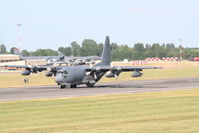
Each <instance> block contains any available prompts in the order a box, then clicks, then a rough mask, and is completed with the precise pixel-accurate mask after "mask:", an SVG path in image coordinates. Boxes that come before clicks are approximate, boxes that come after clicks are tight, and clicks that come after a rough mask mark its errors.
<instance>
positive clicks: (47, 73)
mask: <svg viewBox="0 0 199 133" xmlns="http://www.w3.org/2000/svg"><path fill="white" fill-rule="evenodd" d="M53 74H54V72H51V71H49V72H46V73H45V76H46V77H52V76H53Z"/></svg>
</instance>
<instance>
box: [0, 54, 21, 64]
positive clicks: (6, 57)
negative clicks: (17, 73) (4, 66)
mask: <svg viewBox="0 0 199 133" xmlns="http://www.w3.org/2000/svg"><path fill="white" fill-rule="evenodd" d="M19 60H20V58H19V55H14V54H0V62H11V61H19Z"/></svg>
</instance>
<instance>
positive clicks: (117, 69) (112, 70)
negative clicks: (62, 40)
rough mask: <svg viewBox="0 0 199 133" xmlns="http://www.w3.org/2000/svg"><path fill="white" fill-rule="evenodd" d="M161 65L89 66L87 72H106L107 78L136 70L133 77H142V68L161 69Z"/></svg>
mask: <svg viewBox="0 0 199 133" xmlns="http://www.w3.org/2000/svg"><path fill="white" fill-rule="evenodd" d="M160 68H161V67H151V66H94V67H90V68H87V69H86V71H87V74H94V75H96V74H97V73H98V72H105V73H106V74H105V76H106V77H107V78H112V77H117V76H119V74H120V73H121V72H128V71H134V72H133V73H132V74H131V76H132V77H141V76H142V73H141V72H140V71H142V69H160Z"/></svg>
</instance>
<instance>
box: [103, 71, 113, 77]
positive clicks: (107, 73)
mask: <svg viewBox="0 0 199 133" xmlns="http://www.w3.org/2000/svg"><path fill="white" fill-rule="evenodd" d="M105 77H107V78H113V77H115V73H113V72H111V71H108V72H106V74H105Z"/></svg>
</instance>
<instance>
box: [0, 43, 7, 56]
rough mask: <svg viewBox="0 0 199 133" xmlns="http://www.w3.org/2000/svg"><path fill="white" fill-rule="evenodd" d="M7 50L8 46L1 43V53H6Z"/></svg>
mask: <svg viewBox="0 0 199 133" xmlns="http://www.w3.org/2000/svg"><path fill="white" fill-rule="evenodd" d="M6 52H7V51H6V46H5V45H4V44H1V45H0V54H5V53H6Z"/></svg>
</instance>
